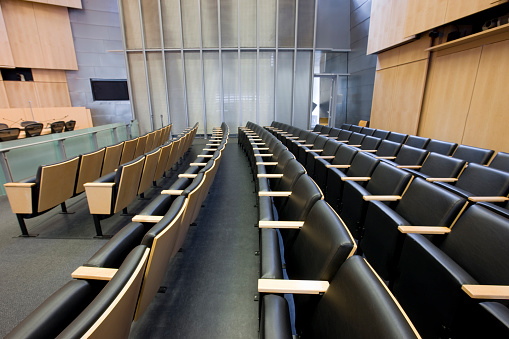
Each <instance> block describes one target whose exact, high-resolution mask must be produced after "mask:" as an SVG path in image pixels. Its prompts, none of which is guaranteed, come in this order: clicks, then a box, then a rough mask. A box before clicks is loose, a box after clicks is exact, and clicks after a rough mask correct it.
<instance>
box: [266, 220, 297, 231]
mask: <svg viewBox="0 0 509 339" xmlns="http://www.w3.org/2000/svg"><path fill="white" fill-rule="evenodd" d="M302 226H304V221H272V220H260V221H259V222H258V227H259V228H286V229H300V228H302Z"/></svg>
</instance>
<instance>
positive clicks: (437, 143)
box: [426, 139, 458, 155]
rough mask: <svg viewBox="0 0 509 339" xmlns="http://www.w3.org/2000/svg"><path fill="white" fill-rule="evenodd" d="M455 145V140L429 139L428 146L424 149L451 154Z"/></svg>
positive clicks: (456, 145)
mask: <svg viewBox="0 0 509 339" xmlns="http://www.w3.org/2000/svg"><path fill="white" fill-rule="evenodd" d="M456 147H458V144H457V143H455V142H447V141H442V140H436V139H431V140H430V142H429V143H428V146H426V150H428V151H429V152H435V153H439V154H443V155H452V153H453V152H454V150H455V149H456Z"/></svg>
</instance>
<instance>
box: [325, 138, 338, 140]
mask: <svg viewBox="0 0 509 339" xmlns="http://www.w3.org/2000/svg"><path fill="white" fill-rule="evenodd" d="M327 138H329V139H334V140H337V139H338V137H327Z"/></svg>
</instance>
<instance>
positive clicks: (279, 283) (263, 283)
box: [258, 279, 329, 294]
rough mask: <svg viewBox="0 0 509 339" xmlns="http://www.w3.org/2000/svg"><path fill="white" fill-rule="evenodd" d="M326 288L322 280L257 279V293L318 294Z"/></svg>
mask: <svg viewBox="0 0 509 339" xmlns="http://www.w3.org/2000/svg"><path fill="white" fill-rule="evenodd" d="M328 288H329V282H328V281H324V280H284V279H258V292H263V293H293V294H320V293H325V292H327V289H328Z"/></svg>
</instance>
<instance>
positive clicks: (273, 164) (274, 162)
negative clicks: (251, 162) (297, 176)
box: [256, 161, 277, 166]
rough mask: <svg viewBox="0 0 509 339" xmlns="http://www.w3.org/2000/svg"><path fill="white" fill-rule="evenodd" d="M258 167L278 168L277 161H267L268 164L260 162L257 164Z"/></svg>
mask: <svg viewBox="0 0 509 339" xmlns="http://www.w3.org/2000/svg"><path fill="white" fill-rule="evenodd" d="M256 165H264V166H276V165H277V161H267V162H263V161H258V162H257V163H256Z"/></svg>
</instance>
